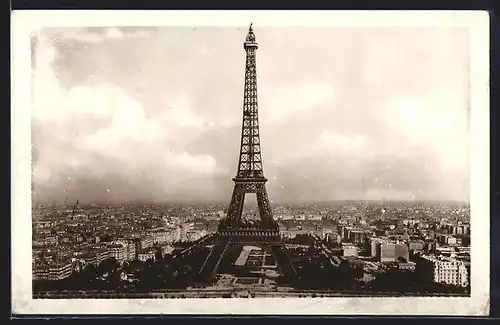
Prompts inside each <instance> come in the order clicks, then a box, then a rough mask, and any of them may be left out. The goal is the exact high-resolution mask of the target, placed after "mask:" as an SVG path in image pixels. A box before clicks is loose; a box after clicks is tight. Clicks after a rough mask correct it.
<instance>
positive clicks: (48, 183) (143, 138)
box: [32, 34, 219, 199]
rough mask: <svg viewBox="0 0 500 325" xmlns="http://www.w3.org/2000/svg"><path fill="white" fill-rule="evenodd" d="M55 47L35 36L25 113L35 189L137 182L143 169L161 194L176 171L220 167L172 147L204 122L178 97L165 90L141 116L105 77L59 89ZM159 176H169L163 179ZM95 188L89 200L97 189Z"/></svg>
mask: <svg viewBox="0 0 500 325" xmlns="http://www.w3.org/2000/svg"><path fill="white" fill-rule="evenodd" d="M117 36H118V34H115V35H113V36H110V35H109V34H108V35H107V36H106V37H117ZM58 54H59V53H58V52H57V50H56V49H55V47H54V46H52V44H51V43H50V42H49V40H48V39H43V38H39V39H38V48H37V53H36V60H37V65H36V66H37V68H36V70H35V71H34V75H33V78H34V79H33V84H34V94H33V115H32V116H33V132H34V145H35V147H36V149H37V153H38V157H37V160H36V161H35V162H34V171H33V181H34V184H35V188H38V189H42V190H44V191H45V192H51V191H52V192H58V194H59V195H63V194H62V193H63V192H64V193H67V192H70V191H71V188H72V187H74V186H76V185H74V184H78V182H84V179H85V180H88V179H94V180H96V181H97V180H102V181H104V183H107V184H106V186H105V187H106V190H107V189H111V192H114V191H113V190H115V191H116V190H117V189H116V186H118V183H117V182H115V186H113V185H114V184H113V181H111V180H112V179H113V178H120V179H122V180H123V179H128V180H129V182H128V186H132V187H138V186H139V185H138V184H139V183H137V182H139V181H140V182H142V183H144V177H142V178H140V177H139V176H141V175H142V176H144V175H145V174H147V175H148V179H149V180H150V183H149V185H150V186H151V187H152V188H155V189H156V190H157V191H160V192H161V193H168V192H169V191H170V190H175V189H173V188H172V189H171V188H169V187H172V185H173V184H175V183H182V180H183V175H189V177H194V176H199V177H201V178H203V177H205V175H216V174H217V173H218V172H219V166H218V165H217V161H216V159H215V158H214V157H212V156H210V155H207V154H201V155H191V154H189V153H187V152H184V151H182V150H175V147H176V145H175V144H176V142H178V140H179V138H177V136H178V134H179V133H180V132H187V134H197V132H199V129H201V128H203V127H204V126H205V125H206V123H205V121H203V120H202V119H201V118H199V117H197V116H196V115H195V114H194V113H193V112H192V111H191V109H190V107H189V101H187V100H186V97H185V96H182V95H181V96H178V98H175V97H170V98H171V99H170V103H171V104H172V106H171V107H165V108H161V109H159V110H158V111H157V112H156V114H155V115H154V116H147V115H146V114H145V111H144V109H143V104H142V103H141V102H140V101H137V100H135V99H133V98H131V97H130V96H128V95H127V94H126V93H124V92H123V91H122V90H121V89H119V88H117V87H116V86H114V85H113V84H110V83H106V82H99V83H97V84H95V85H88V84H87V85H85V84H80V85H74V86H73V87H71V88H69V89H65V88H63V87H62V86H61V85H60V82H59V80H58V78H57V74H56V73H55V71H54V70H53V63H54V60H55V59H56V58H57V57H58ZM187 138H188V137H187ZM166 175H168V176H166ZM138 177H139V178H140V179H138ZM165 177H167V178H169V179H170V181H169V182H164V183H162V181H161V180H162V179H164V178H165ZM106 180H107V181H106ZM72 184H73V185H72ZM143 186H144V184H142V185H140V187H143ZM113 187H114V188H113ZM99 190H100V191H103V190H104V187H103V188H100V189H99ZM94 194H95V197H94V199H95V198H99V196H100V195H103V193H99V192H97V193H94ZM65 195H67V194H65ZM131 195H132V196H133V193H131Z"/></svg>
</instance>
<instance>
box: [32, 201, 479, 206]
mask: <svg viewBox="0 0 500 325" xmlns="http://www.w3.org/2000/svg"><path fill="white" fill-rule="evenodd" d="M358 202H369V203H415V204H419V203H423V204H427V203H433V204H439V203H451V204H460V205H470V202H469V201H460V200H398V199H388V200H370V199H345V200H340V199H339V200H328V201H303V202H290V201H272V200H271V207H273V206H274V205H314V204H329V203H358ZM64 203H66V205H70V206H71V205H75V204H76V200H71V201H67V202H64V200H61V201H56V200H52V201H43V202H42V201H40V202H39V204H57V205H62V204H64ZM78 204H79V205H93V204H95V205H176V204H183V205H229V199H228V200H227V202H223V201H198V202H194V201H163V202H160V201H157V202H153V201H127V202H125V201H123V202H103V201H100V202H99V201H90V202H84V201H79V202H78ZM250 204H251V205H255V203H253V202H252V203H250Z"/></svg>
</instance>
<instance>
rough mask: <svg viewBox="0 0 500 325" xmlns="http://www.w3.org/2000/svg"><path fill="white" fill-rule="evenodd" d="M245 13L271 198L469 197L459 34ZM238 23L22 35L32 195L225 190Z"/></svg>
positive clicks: (239, 54) (232, 168) (239, 68)
mask: <svg viewBox="0 0 500 325" xmlns="http://www.w3.org/2000/svg"><path fill="white" fill-rule="evenodd" d="M254 27H255V33H256V37H257V41H258V43H259V46H260V47H259V50H258V52H257V71H258V78H259V79H258V85H259V110H260V112H259V114H260V121H261V141H262V152H263V160H264V173H265V175H266V176H267V177H268V179H269V183H268V191H269V194H270V197H271V199H272V200H273V201H275V202H278V201H282V202H287V201H288V202H297V201H302V202H304V201H324V200H344V199H372V200H379V199H387V200H461V201H464V200H465V201H466V200H468V191H469V184H468V157H467V146H468V142H467V141H468V140H467V138H468V135H467V134H468V133H467V132H468V131H467V130H468V129H467V128H468V113H467V112H468V97H469V89H468V67H469V57H468V46H469V43H468V33H467V30H465V29H458V28H455V29H452V28H437V27H428V28H423V27H422V28H420V27H418V28H417V27H411V28H410V27H406V28H404V27H393V28H389V27H372V28H368V27H363V28H361V27H360V28H352V27H328V28H316V27H315V28H276V27H273V28H265V27H259V26H254ZM246 32H247V28H246V27H242V28H237V27H235V28H228V27H224V28H222V27H220V28H216V27H212V28H202V27H198V28H185V27H164V28H100V29H96V28H94V29H81V28H67V29H44V30H41V31H38V32H37V33H36V34H34V35H33V38H32V49H33V51H32V53H33V61H32V62H33V112H32V115H33V147H34V152H35V157H34V162H33V183H34V186H35V191H36V192H37V193H38V196H39V198H40V199H43V200H64V199H65V198H73V199H76V198H78V199H79V200H80V201H83V202H101V201H110V202H119V201H130V200H134V201H136V200H138V201H154V202H162V201H174V200H187V201H217V202H225V201H228V200H229V198H230V195H231V190H232V186H233V183H232V181H231V178H232V177H233V176H234V175H235V174H236V167H237V159H238V153H239V152H238V151H239V141H240V138H239V137H240V132H241V130H240V128H241V115H242V99H243V98H242V97H243V82H244V64H245V52H244V50H243V45H242V43H243V41H244V38H245V34H246Z"/></svg>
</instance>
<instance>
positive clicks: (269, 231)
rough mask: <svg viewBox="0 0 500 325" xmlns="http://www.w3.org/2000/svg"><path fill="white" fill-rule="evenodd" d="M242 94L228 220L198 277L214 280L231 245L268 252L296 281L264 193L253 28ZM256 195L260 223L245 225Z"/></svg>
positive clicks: (221, 228) (288, 275)
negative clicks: (248, 203) (249, 201)
mask: <svg viewBox="0 0 500 325" xmlns="http://www.w3.org/2000/svg"><path fill="white" fill-rule="evenodd" d="M243 44H244V49H245V51H246V68H245V92H244V99H243V123H242V130H241V148H240V157H239V163H238V172H237V174H236V177H234V178H233V181H234V190H233V194H232V197H231V202H230V204H229V208H228V212H227V216H226V217H225V218H224V219H222V220H221V221H220V223H219V227H218V231H217V234H216V241H215V244H214V246H213V248H212V250H211V252H210V254H209V256H208V257H207V259H206V261H205V263H204V264H203V266H202V268H201V270H200V277H201V278H202V279H205V280H209V279H213V276H214V275H215V274H216V273H217V269H218V266H219V263H220V261H221V260H222V258H223V257H224V255H225V254H226V252H227V251H228V249H229V248H230V247H231V246H233V245H241V244H255V245H259V246H264V248H269V249H270V251H271V253H272V255H273V257H274V259H275V261H276V262H277V264H278V266H279V267H280V269H281V273H282V274H283V275H284V276H285V277H287V278H289V279H290V280H296V279H297V272H296V270H295V268H294V267H293V264H292V263H291V261H290V258H289V257H288V254H287V252H286V249H285V246H284V245H283V244H282V243H281V240H280V233H279V225H278V223H277V222H276V221H274V219H273V214H272V210H271V205H270V203H269V197H268V195H267V190H266V182H267V179H266V178H265V177H264V170H263V166H262V155H261V147H260V135H259V117H258V100H257V97H258V96H257V67H256V52H257V49H258V45H257V42H256V40H255V35H254V32H253V28H252V25H250V28H249V31H248V35H247V37H246V41H245V42H244V43H243ZM248 193H255V194H256V196H257V205H258V210H259V215H260V220H258V221H257V222H249V221H245V220H244V219H243V218H242V213H243V205H244V202H245V196H246V194H248Z"/></svg>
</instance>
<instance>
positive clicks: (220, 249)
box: [198, 238, 229, 282]
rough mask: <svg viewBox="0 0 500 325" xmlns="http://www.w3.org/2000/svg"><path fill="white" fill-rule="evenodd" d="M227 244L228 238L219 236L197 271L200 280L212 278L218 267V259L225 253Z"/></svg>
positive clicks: (210, 279)
mask: <svg viewBox="0 0 500 325" xmlns="http://www.w3.org/2000/svg"><path fill="white" fill-rule="evenodd" d="M228 246H229V240H228V239H225V238H219V239H218V240H217V241H216V242H215V244H214V246H213V247H212V249H211V250H210V253H209V254H208V256H207V258H206V260H205V263H203V266H202V267H201V269H200V272H199V273H198V278H199V279H200V280H201V281H208V282H210V281H212V280H213V279H214V276H215V274H216V273H217V269H218V268H219V264H220V261H221V260H222V257H224V255H225V254H226V250H227V248H228Z"/></svg>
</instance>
